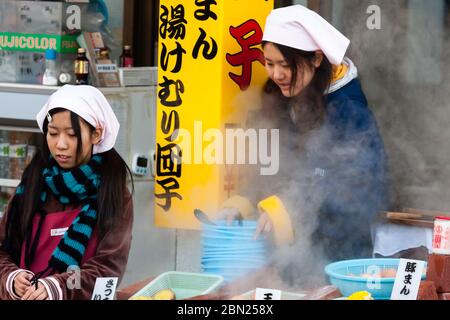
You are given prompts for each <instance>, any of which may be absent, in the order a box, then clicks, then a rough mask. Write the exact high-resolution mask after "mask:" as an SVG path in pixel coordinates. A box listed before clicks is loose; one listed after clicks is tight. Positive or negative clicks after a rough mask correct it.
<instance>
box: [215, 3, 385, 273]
mask: <svg viewBox="0 0 450 320" xmlns="http://www.w3.org/2000/svg"><path fill="white" fill-rule="evenodd" d="M349 43H350V41H349V40H348V39H347V38H346V37H345V36H343V35H342V34H341V33H340V32H339V31H338V30H337V29H335V28H334V27H333V26H332V25H331V24H329V23H328V22H327V21H326V20H325V19H323V18H322V17H321V16H319V15H318V14H317V13H315V12H314V11H311V10H309V9H307V8H305V7H303V6H301V5H294V6H289V7H284V8H279V9H275V10H273V11H272V12H271V13H270V14H269V16H268V17H267V20H266V25H265V30H264V36H263V49H264V56H265V61H266V70H267V73H268V76H269V79H268V81H267V83H266V85H265V87H264V99H263V108H262V110H261V111H259V113H258V114H256V115H254V116H255V117H254V118H253V120H255V123H258V125H261V122H260V120H262V121H263V123H264V127H266V128H267V125H269V126H271V127H272V128H279V129H280V151H281V154H280V172H279V173H278V174H277V175H276V176H274V177H258V179H260V181H258V182H256V183H255V182H254V181H253V182H252V186H250V187H251V189H253V190H250V192H249V193H248V194H253V196H254V199H253V200H256V201H260V202H259V203H258V211H259V213H260V217H259V221H260V230H266V231H273V234H274V238H275V241H276V243H278V244H279V245H287V244H292V243H294V244H295V243H297V245H298V248H299V249H298V250H297V251H292V250H290V251H289V252H290V254H289V259H290V260H291V261H290V262H291V264H294V265H295V261H294V260H295V259H297V258H298V257H299V256H300V255H302V254H303V256H302V257H303V258H301V259H300V258H298V260H303V262H304V261H305V260H311V258H312V257H311V255H312V252H315V253H317V252H318V251H313V250H312V249H311V248H309V250H304V251H307V253H305V252H303V253H302V252H301V251H302V249H301V248H304V247H306V246H302V243H304V242H305V241H310V245H311V246H312V247H314V248H317V249H320V250H322V251H323V252H324V260H322V262H323V261H330V260H331V261H333V260H338V259H351V258H363V257H370V256H371V255H372V245H371V223H372V222H373V221H374V219H375V217H376V215H377V213H378V212H379V211H380V210H383V209H384V208H385V207H386V206H387V198H388V197H387V159H386V155H385V151H384V146H383V142H382V139H381V136H380V134H379V130H378V127H377V124H376V121H375V118H374V116H373V114H372V112H371V111H370V109H369V107H368V103H367V100H366V98H365V95H364V93H363V91H362V89H361V83H360V80H359V79H358V72H357V68H356V67H355V65H354V64H353V62H352V61H351V60H350V59H348V58H347V57H345V53H346V51H347V48H348V46H349ZM256 117H258V118H260V119H258V120H256V119H255V118H256ZM251 126H252V125H251V124H250V127H251ZM255 186H257V187H256V188H255ZM255 189H257V191H258V192H256V193H257V194H256V195H255V192H254V191H255ZM252 191H253V192H252ZM274 194H275V195H276V196H271V197H269V196H270V195H274ZM261 199H264V200H262V201H261ZM250 207H251V206H250V205H249V204H248V201H247V202H246V201H245V200H243V198H242V197H234V198H231V199H229V200H228V201H226V202H225V204H224V209H223V210H225V211H228V213H226V215H228V217H230V216H236V215H237V214H238V213H240V214H241V215H242V216H244V217H249V211H251V210H250V209H249V208H250ZM237 211H238V212H237ZM296 252H297V253H296ZM289 259H285V260H289ZM282 260H283V259H277V261H278V262H279V263H281V261H282ZM293 261H294V262H293ZM298 265H301V264H300V263H299V264H298ZM314 268H316V269H319V270H322V269H320V268H318V267H317V266H316V265H315V266H314ZM297 271H299V270H298V268H297ZM305 272H306V273H305ZM299 274H301V273H300V272H296V273H294V277H295V276H297V277H298V275H299ZM302 274H307V270H306V269H303V273H302Z"/></svg>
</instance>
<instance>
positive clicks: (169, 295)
mask: <svg viewBox="0 0 450 320" xmlns="http://www.w3.org/2000/svg"><path fill="white" fill-rule="evenodd" d="M153 299H155V300H175V299H176V297H175V292H173V291H172V290H170V289H164V290H161V291H158V292H157V293H155V294H154V295H153Z"/></svg>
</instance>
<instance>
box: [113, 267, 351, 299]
mask: <svg viewBox="0 0 450 320" xmlns="http://www.w3.org/2000/svg"><path fill="white" fill-rule="evenodd" d="M155 278H156V277H149V278H147V279H144V280H142V281H138V282H136V283H133V284H131V285H129V286H127V287H124V288H120V289H118V290H117V295H116V296H117V299H118V300H128V299H129V298H130V297H131V296H132V295H133V294H135V293H136V292H138V291H139V290H140V289H142V288H143V287H144V286H145V285H147V284H148V283H149V282H151V281H152V280H153V279H155ZM256 287H258V288H277V289H279V290H283V291H287V292H293V293H303V294H305V297H304V299H305V300H332V299H335V298H339V297H341V296H342V295H341V293H340V292H339V290H337V289H336V288H335V287H332V286H322V287H319V288H317V289H314V290H306V291H302V292H299V291H298V290H295V291H294V289H292V288H289V287H287V286H286V284H285V283H284V282H283V281H282V280H281V278H280V277H279V276H278V275H277V273H276V272H274V271H273V270H272V269H263V270H260V271H258V272H255V273H253V274H252V275H250V276H246V277H244V278H240V279H236V280H235V281H233V282H232V283H228V284H226V285H225V286H223V287H222V288H221V289H220V290H219V291H218V292H216V293H212V294H206V295H202V296H196V297H192V298H190V299H188V300H231V299H239V295H241V294H243V293H245V292H248V291H251V290H254V289H255V288H256Z"/></svg>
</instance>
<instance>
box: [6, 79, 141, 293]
mask: <svg viewBox="0 0 450 320" xmlns="http://www.w3.org/2000/svg"><path fill="white" fill-rule="evenodd" d="M37 123H38V125H39V128H40V129H41V131H42V133H43V135H44V139H43V146H42V150H40V152H38V153H37V154H36V155H35V156H34V158H33V159H32V161H31V162H30V164H29V165H28V166H27V168H26V169H25V171H24V173H23V176H22V179H21V182H20V184H19V186H18V187H17V189H16V193H15V195H14V196H13V198H12V200H11V201H10V203H9V205H8V209H7V210H6V213H5V215H4V217H3V219H2V220H1V221H0V222H1V223H0V242H1V247H0V300H8V299H14V300H18V299H22V300H62V299H91V296H92V292H93V289H94V285H95V281H96V279H97V278H99V277H118V278H119V281H120V280H121V278H122V276H123V274H124V272H125V267H126V264H127V260H128V253H129V249H130V243H131V228H132V222H133V204H132V198H131V194H130V192H129V190H128V187H127V177H129V178H130V179H132V178H131V173H130V171H129V168H128V167H127V165H126V163H125V162H124V160H123V159H122V158H121V157H120V155H119V154H118V153H117V151H116V150H115V149H114V144H115V141H116V138H117V134H118V131H119V123H118V121H117V118H116V116H115V115H114V112H113V110H112V108H111V106H110V105H109V103H108V101H107V100H106V98H105V97H104V96H103V94H102V93H101V92H100V91H99V90H98V89H96V88H94V87H91V86H72V85H66V86H63V87H62V88H60V89H59V90H58V91H56V92H55V93H54V94H52V95H51V96H50V98H49V100H48V101H47V103H46V104H45V105H44V107H43V108H42V109H41V110H40V112H39V113H38V115H37ZM131 181H132V180H131ZM77 270H78V271H79V272H76V271H77Z"/></svg>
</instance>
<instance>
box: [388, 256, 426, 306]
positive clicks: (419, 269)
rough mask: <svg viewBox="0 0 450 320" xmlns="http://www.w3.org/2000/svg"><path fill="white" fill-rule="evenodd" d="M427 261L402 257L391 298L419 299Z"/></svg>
mask: <svg viewBox="0 0 450 320" xmlns="http://www.w3.org/2000/svg"><path fill="white" fill-rule="evenodd" d="M424 268H425V261H421V260H408V259H400V263H399V265H398V270H397V276H396V278H395V282H394V287H393V289H392V294H391V300H417V294H418V293H419V286H420V281H421V279H422V274H423V270H424Z"/></svg>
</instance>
